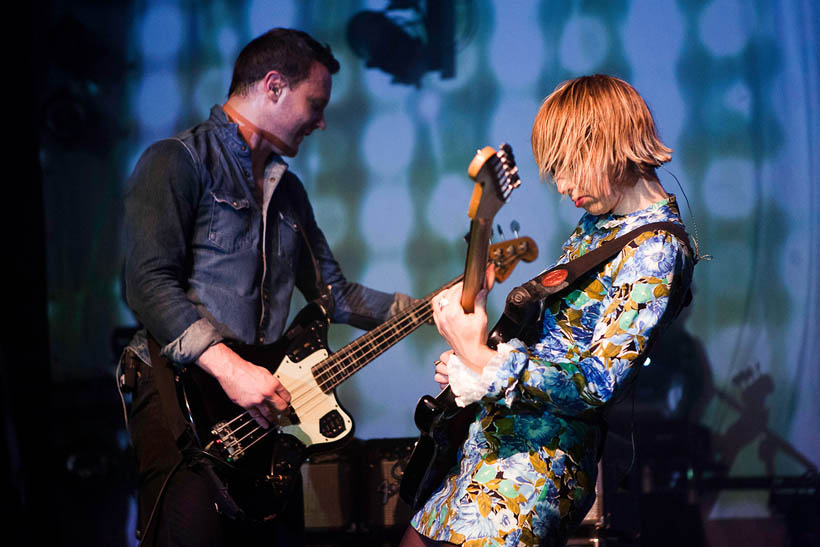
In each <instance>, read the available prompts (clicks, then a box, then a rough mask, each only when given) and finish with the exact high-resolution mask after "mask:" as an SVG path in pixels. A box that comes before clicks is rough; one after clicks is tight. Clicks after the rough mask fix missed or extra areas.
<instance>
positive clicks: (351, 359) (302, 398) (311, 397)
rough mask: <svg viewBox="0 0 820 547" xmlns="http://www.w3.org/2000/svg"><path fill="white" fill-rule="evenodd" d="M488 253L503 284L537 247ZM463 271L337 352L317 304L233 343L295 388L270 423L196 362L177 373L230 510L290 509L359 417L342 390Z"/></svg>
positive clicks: (514, 245) (250, 513)
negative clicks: (315, 466) (278, 330)
mask: <svg viewBox="0 0 820 547" xmlns="http://www.w3.org/2000/svg"><path fill="white" fill-rule="evenodd" d="M484 252H485V253H486V255H485V256H487V257H488V258H489V260H490V261H491V262H492V263H493V264H494V265H495V271H496V279H497V280H499V281H503V280H504V279H506V278H507V277H508V276H509V275H510V273H512V270H513V268H515V266H516V264H517V263H518V262H519V261H520V260H524V261H527V262H530V261H532V260H534V259H535V258H536V257H537V255H538V248H537V246H536V244H535V242H534V241H533V240H532V239H530V238H529V237H521V238H516V239H514V240H509V241H504V242H501V243H496V244H493V245H490V246H489V247H487V246H486V244H485V249H484ZM485 260H487V258H485ZM462 277H463V276H459V277H458V278H456V279H454V280H452V281H451V282H450V283H448V284H446V285H445V286H444V287H441V288H440V289H438V290H437V291H435V292H433V293H432V294H430V295H428V296H427V297H425V298H423V299H421V300H419V301H417V302H416V303H414V304H413V305H412V306H410V307H409V308H408V309H406V310H404V311H402V312H400V313H398V314H397V315H395V316H393V317H392V318H390V319H389V320H388V321H386V322H385V323H383V324H381V325H379V326H378V327H376V328H374V329H372V330H371V331H368V332H367V333H365V334H364V335H362V336H361V337H359V338H357V339H356V340H354V341H353V342H351V343H349V344H347V345H346V346H344V347H343V348H341V349H340V350H339V351H337V352H336V353H332V354H331V353H330V352H329V351H328V349H327V346H328V344H327V328H328V324H329V319H328V317H327V315H326V314H325V311H324V309H323V308H322V307H321V306H320V305H318V304H316V303H315V302H312V303H310V304H308V305H307V306H306V307H305V308H304V309H303V310H302V311H301V312H300V313H299V314H298V315H297V316H296V318H295V319H294V321H293V323H292V324H291V326H290V327H289V328H288V329H287V331H286V333H285V335H284V336H282V337H281V338H280V339H279V340H278V341H276V342H274V343H273V344H268V345H260V346H252V345H240V344H232V345H231V348H232V349H233V350H234V351H236V352H237V353H238V354H239V355H240V356H241V357H242V358H243V359H246V360H248V361H250V362H252V363H254V364H256V365H258V366H263V367H265V368H267V369H268V370H270V371H271V373H273V375H274V376H275V377H276V378H277V379H278V380H279V381H280V382H281V383H282V385H284V386H285V388H286V389H287V390H288V391H289V392H290V394H291V405H290V407H289V408H288V409H287V410H286V411H285V412H283V413H281V414H279V415H278V416H277V420H276V422H275V423H273V424H272V427H270V428H268V429H265V428H262V427H261V426H259V425H258V424H257V423H256V421H255V420H254V419H253V418H252V417H251V416H250V414H249V413H248V412H247V411H244V410H243V409H242V408H241V407H239V406H237V405H235V404H234V403H233V402H232V401H231V400H230V399H229V398H228V397H227V396H226V395H225V393H224V391H223V390H222V388H221V386H220V385H219V383H218V382H217V380H216V379H214V378H213V377H212V376H210V375H209V374H208V373H206V372H205V371H203V370H201V369H200V368H199V367H196V366H194V367H187V368H185V369H184V370H183V371H182V372H181V373H180V374H179V376H178V377H177V387H178V389H177V391H178V396H179V400H180V404H181V407H182V409H183V413H184V414H185V416H186V418H187V420H188V421H189V422H190V424H191V426H192V429H193V431H194V436H195V439H194V440H195V443H194V444H195V445H196V447H197V448H196V456H197V458H199V459H200V460H206V461H207V462H208V463H209V464H210V465H209V466H208V467H209V468H210V469H212V470H213V472H214V473H215V474H216V476H217V477H216V478H217V479H218V480H219V483H220V484H221V485H222V486H221V487H220V488H222V489H223V490H224V491H225V494H226V495H225V496H223V497H224V498H225V500H226V501H225V503H227V504H232V505H233V507H234V509H233V511H231V512H232V513H234V514H238V515H239V516H241V517H242V518H248V519H252V520H267V519H270V518H273V517H275V516H276V515H277V514H278V513H280V512H281V511H282V509H284V507H285V504H286V503H287V500H288V498H289V497H290V494H291V492H292V490H293V488H294V486H295V485H296V484H298V481H297V478H298V473H299V472H300V471H299V468H300V466H301V464H302V463H304V461H305V459H306V458H307V457H308V456H309V455H311V454H313V453H316V452H321V451H327V450H331V449H334V448H338V447H339V446H340V445H342V444H343V443H344V442H345V441H348V440H350V439H351V438H352V435H353V430H354V424H353V419H352V418H351V416H350V415H349V414H348V413H347V412H346V411H345V410H344V408H342V406H341V404H340V403H339V400H338V399H337V397H336V393H335V389H336V387H338V386H339V385H340V384H341V383H342V382H344V381H345V380H347V379H348V378H350V377H351V376H352V375H353V374H354V373H356V372H357V371H358V370H360V369H361V368H362V367H364V366H365V365H367V364H368V363H370V362H371V361H372V360H374V359H375V358H376V357H378V356H379V355H381V354H382V353H384V352H385V351H386V350H387V349H389V348H390V347H392V346H393V345H395V344H396V343H397V342H399V341H400V340H402V339H403V338H404V337H405V336H407V335H408V334H410V333H411V332H413V331H414V330H416V329H417V328H418V327H419V326H420V325H422V324H424V323H426V322H428V321H430V319H431V318H432V316H433V310H432V308H431V306H430V301H431V300H432V298H433V296H435V294H437V293H438V292H439V291H441V290H444V289H446V288H448V287H451V286H453V285H455V284H456V283H458V282H459V281H461V280H462Z"/></svg>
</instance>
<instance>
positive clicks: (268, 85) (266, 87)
mask: <svg viewBox="0 0 820 547" xmlns="http://www.w3.org/2000/svg"><path fill="white" fill-rule="evenodd" d="M262 85H263V88H262V89H263V92H264V93H266V94H268V96H269V98H270V100H272V101H273V102H276V101H278V100H279V97H280V96H281V95H282V90H283V89H285V88H286V87H287V86H288V83H287V80H285V77H284V76H282V74H281V73H279V72H278V71H276V70H271V71H270V72H268V73H267V74H265V76H264V77H263V78H262Z"/></svg>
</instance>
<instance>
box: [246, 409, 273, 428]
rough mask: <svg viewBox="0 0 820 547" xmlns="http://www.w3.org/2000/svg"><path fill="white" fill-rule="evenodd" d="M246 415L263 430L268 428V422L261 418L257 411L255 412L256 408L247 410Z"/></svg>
mask: <svg viewBox="0 0 820 547" xmlns="http://www.w3.org/2000/svg"><path fill="white" fill-rule="evenodd" d="M248 414H250V415H251V418H253V419H254V420H255V421H256V423H258V424H259V425H260V426H262V427H264V428H265V429H268V428H269V427H270V422H268V421H267V420H266V419H265V418H264V417H263V416H262V414H260V412H259V410H257V409H256V407H252V408H249V409H248Z"/></svg>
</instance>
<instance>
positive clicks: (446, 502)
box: [402, 75, 694, 546]
mask: <svg viewBox="0 0 820 547" xmlns="http://www.w3.org/2000/svg"><path fill="white" fill-rule="evenodd" d="M532 149H533V154H534V156H535V160H536V162H537V164H538V168H539V173H540V174H541V176H542V177H543V178H545V179H550V180H552V181H553V182H554V183H555V184H556V186H557V189H558V192H559V193H561V194H562V195H564V196H567V197H569V198H570V199H571V200H572V202H573V203H574V204H575V206H576V207H578V208H581V209H584V210H585V211H586V212H585V214H583V216H582V217H581V219H580V221H579V223H578V226H577V227H576V228H575V230H574V231H573V232H572V234H571V235H570V237H569V239H567V241H566V243H565V244H564V246H563V250H562V253H561V255H560V256H559V258H558V260H557V261H556V264H562V263H566V262H568V261H570V260H573V259H575V258H578V257H579V256H581V255H583V254H585V253H587V252H588V251H591V250H593V249H595V248H597V247H598V246H599V245H601V244H602V243H604V242H606V241H610V240H612V239H614V238H615V237H617V236H619V235H623V234H626V233H628V232H630V231H632V230H634V229H635V228H638V227H640V226H642V225H645V224H649V223H655V222H672V223H675V224H678V225H681V226H682V225H683V223H682V221H681V219H680V215H679V212H678V208H677V205H676V202H675V197H674V196H672V195H670V194H667V192H666V191H665V190H664V188H663V187H662V186H661V183H660V181H659V180H658V177H657V175H656V174H655V168H656V167H658V166H659V165H661V164H663V163H665V162H667V161H669V160H670V159H671V152H672V151H671V150H670V149H669V148H668V147H666V146H665V145H664V144H663V143H662V142H661V141H660V139H659V138H658V136H657V133H656V129H655V123H654V121H653V119H652V115H651V113H650V112H649V109H648V108H647V106H646V104H645V102H644V100H643V99H642V98H641V96H640V95H639V94H638V93H637V91H635V89H633V88H632V87H631V86H630V85H629V84H627V83H626V82H624V81H623V80H620V79H618V78H614V77H611V76H605V75H593V76H584V77H581V78H577V79H574V80H570V81H567V82H564V83H562V84H561V85H559V86H558V87H557V88H556V89H555V91H554V92H553V93H552V94H550V95H549V96H548V97H547V98H546V100H545V101H544V103H543V105H542V106H541V108H540V110H539V112H538V115H537V116H536V119H535V123H534V125H533V130H532ZM693 263H694V259H693V257H692V256H691V252H690V251H689V250H688V241H687V242H684V241H682V240H681V239H678V237H676V236H675V235H673V234H672V233H670V232H669V231H664V230H660V229H653V230H650V231H647V232H644V233H642V234H641V235H639V236H638V237H636V238H635V239H634V240H632V241H631V242H630V243H629V244H627V245H626V246H625V247H624V248H623V249H622V250H621V251H620V252H619V253H618V254H616V255H615V256H614V258H612V259H610V260H609V261H607V262H604V263H603V264H602V265H600V266H599V267H597V269H593V270H592V271H591V272H590V273H588V274H586V275H585V276H582V277H581V278H580V279H579V280H578V281H577V282H576V283H574V284H573V285H571V286H570V287H569V289H567V290H565V291H563V292H561V293H559V294H558V298H556V299H554V300H553V301H552V302H551V304H550V305H549V306H548V307H547V309H545V310H544V313H543V314H542V316H541V317H539V318H538V322H539V324H538V325H536V329H535V332H537V333H539V334H538V335H537V336H535V337H534V339H533V340H518V339H511V340H508V341H506V343H502V344H499V345H498V346H497V347H496V349H491V348H490V347H489V346H488V345H487V336H488V332H487V330H488V329H487V315H486V311H485V302H486V290H485V291H482V292H481V293H480V294H479V296H478V298H477V302H476V306H475V312H474V313H471V314H465V313H464V312H463V310H462V309H461V307H460V306H459V305H458V302H460V297H461V286H460V285H459V286H455V287H453V288H452V289H449V290H448V291H446V292H444V293H441V294H440V295H438V296H437V297H436V298H435V299H434V300H433V309H434V314H435V315H434V317H435V321H436V325H437V327H438V329H439V332H440V333H441V335H442V336H443V337H444V339H445V340H446V341H447V343H448V344H449V346H450V348H451V349H450V350H448V351H447V352H445V353H444V354H442V356H441V362H440V364H438V365H437V368H436V374H435V379H436V380H437V381H438V382H439V383H440V384H442V385H443V386H444V385H447V384H449V385H450V386H451V388H452V390H453V392H454V394H455V395H456V396H457V401H458V402H459V404H460V405H466V404H469V403H471V402H477V403H479V409H480V410H479V411H478V413H477V414H476V416H475V421H474V422H473V423H472V425H471V426H470V429H469V434H468V437H467V439H466V441H465V442H464V444H463V446H462V448H461V452H460V455H459V457H460V460H459V465H458V467H457V468H456V469H454V470H453V471H452V472H451V474H450V475H449V476H447V477H446V478H445V480H444V481H443V482H442V484H441V485H440V487H439V488H438V490H437V491H436V492H435V493H434V494H433V495H432V496H431V498H430V499H429V500H428V501H427V503H426V504H425V505H424V506H423V507H422V508H421V510H420V511H419V512H418V513H417V514H416V515H415V516H414V517H413V519H412V525H411V527H410V528H408V530H407V532H406V533H405V536H404V538H403V540H402V545H403V546H413V545H448V544H455V545H465V546H478V545H564V544H565V543H566V541H567V539H568V536H569V535H570V534H571V532H572V530H573V529H574V528H575V527H576V526H577V525H578V524H579V523H580V522H581V520H582V519H583V517H584V515H585V514H586V512H587V511H588V510H589V508H590V507H591V506H592V503H593V501H594V498H595V492H594V485H595V480H596V475H597V458H598V453H599V448H600V446H601V442H603V431H602V423H603V418H604V416H605V414H606V411H607V409H608V408H609V407H610V406H611V405H612V404H613V403H614V402H615V401H616V400H617V399H618V398H619V396H620V395H622V394H623V391H624V389H625V388H626V386H628V384H629V383H630V381H631V380H632V379H633V378H634V376H635V374H636V373H637V372H638V368H639V366H638V365H639V364H640V363H641V362H643V360H644V359H645V355H646V352H647V351H648V348H649V347H650V346H651V344H652V342H653V341H654V339H655V338H656V337H657V335H658V334H659V332H660V331H661V330H662V328H663V327H664V326H665V325H666V324H668V323H669V322H670V321H671V319H672V318H673V317H674V316H675V315H676V314H677V311H678V308H679V304H678V302H679V300H680V299H679V298H678V296H679V295H680V294H682V293H683V292H685V291H687V290H688V287H689V283H690V280H691V274H692V267H693ZM454 303H455V304H454Z"/></svg>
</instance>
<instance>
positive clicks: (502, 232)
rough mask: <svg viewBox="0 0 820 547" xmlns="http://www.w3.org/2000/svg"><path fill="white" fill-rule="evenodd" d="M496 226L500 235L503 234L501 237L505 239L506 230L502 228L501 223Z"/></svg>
mask: <svg viewBox="0 0 820 547" xmlns="http://www.w3.org/2000/svg"><path fill="white" fill-rule="evenodd" d="M495 226H496V228H498V235H499V236H501V239H504V230H502V229H501V224H496V225H495Z"/></svg>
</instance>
